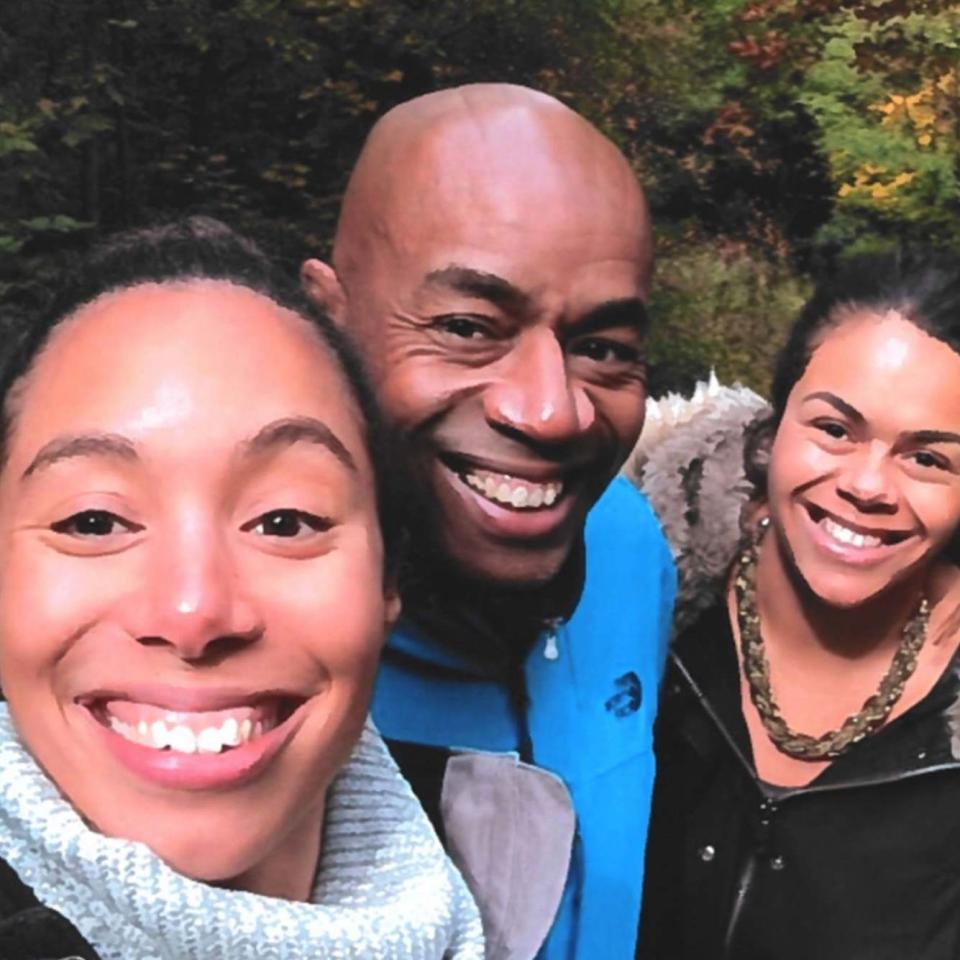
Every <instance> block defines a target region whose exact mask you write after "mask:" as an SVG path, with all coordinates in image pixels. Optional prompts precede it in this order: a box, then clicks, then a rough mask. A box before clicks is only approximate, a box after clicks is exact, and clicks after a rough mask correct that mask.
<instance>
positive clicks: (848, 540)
mask: <svg viewBox="0 0 960 960" xmlns="http://www.w3.org/2000/svg"><path fill="white" fill-rule="evenodd" d="M821 526H822V527H823V529H824V530H826V531H827V533H829V534H830V536H831V537H833V539H834V540H837V541H838V542H840V543H842V544H844V546H849V547H858V548H870V547H879V546H881V545H882V544H883V541H882V540H881V539H880V538H879V537H875V536H873V535H872V534H869V533H857V532H856V531H855V530H851V529H850V528H849V527H844V526H842V525H841V524H839V523H837V522H836V521H835V520H831V519H830V518H829V517H824V518H823V520H822V521H821Z"/></svg>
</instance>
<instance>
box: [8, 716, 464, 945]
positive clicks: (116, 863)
mask: <svg viewBox="0 0 960 960" xmlns="http://www.w3.org/2000/svg"><path fill="white" fill-rule="evenodd" d="M325 817H326V819H325V825H324V838H323V851H322V854H321V862H320V869H319V871H318V876H317V881H316V886H315V888H314V891H313V895H312V902H311V903H293V902H290V901H286V900H276V899H272V898H269V897H262V896H258V895H256V894H252V893H243V892H237V891H231V890H222V889H219V888H216V887H210V886H207V885H206V884H203V883H199V882H197V881H194V880H190V879H188V878H186V877H184V876H181V875H180V874H178V873H176V872H175V871H173V870H171V869H170V868H169V867H167V866H166V865H165V864H164V863H163V862H161V860H160V859H159V858H158V857H156V856H155V855H154V854H153V853H151V852H150V850H148V849H147V847H145V846H144V845H143V844H140V843H134V842H131V841H127V840H116V839H113V838H110V837H104V836H102V835H100V834H98V833H95V832H94V831H92V830H90V829H89V828H88V827H87V826H86V825H85V824H84V823H83V821H82V820H81V819H80V817H79V816H78V815H77V813H76V812H75V811H74V809H73V807H71V806H70V804H69V803H67V802H66V801H65V800H64V799H63V798H62V797H61V796H60V794H59V793H58V792H57V790H56V788H55V787H54V786H53V784H52V783H51V782H50V781H49V780H48V779H47V777H46V776H45V775H44V773H43V772H42V771H41V770H40V769H39V767H38V766H37V764H36V763H35V762H34V761H33V759H32V758H31V756H30V755H29V754H28V753H27V751H26V750H25V749H24V748H23V746H22V745H21V743H20V742H19V740H18V739H17V736H16V733H15V732H14V729H13V726H12V724H11V721H10V717H9V714H8V712H7V706H6V704H0V857H2V858H3V859H4V860H6V861H7V862H8V863H9V864H10V866H11V867H13V869H14V870H15V871H16V872H17V874H19V876H20V878H21V879H22V880H23V882H24V883H26V884H28V885H29V886H30V887H32V888H33V891H34V893H35V894H36V896H37V897H38V898H39V899H40V900H41V902H43V903H44V904H46V905H47V906H49V907H52V908H53V909H54V910H57V911H58V912H59V913H61V914H63V915H64V916H65V917H67V918H68V919H69V920H70V921H71V922H72V923H73V924H74V926H75V927H77V929H78V930H79V931H80V932H81V933H82V934H83V936H84V937H86V939H87V940H89V941H90V943H91V944H92V945H93V946H94V947H95V948H96V949H97V951H98V952H99V953H100V955H101V956H102V957H103V960H130V958H133V957H136V958H137V960H294V958H296V960H307V958H314V957H318V958H319V957H323V958H325V960H341V958H343V960H346V958H358V960H359V958H363V960H373V958H377V960H379V958H383V960H401V958H402V960H448V958H457V960H482V957H483V946H482V935H481V932H480V920H479V918H478V915H477V910H476V907H475V906H474V904H473V901H472V900H471V899H470V895H469V894H468V893H467V890H466V887H465V886H464V884H463V881H462V880H461V879H460V876H459V875H458V874H457V872H456V870H455V869H454V868H453V866H452V865H451V863H450V861H449V860H448V859H447V858H446V856H445V855H444V853H443V851H442V849H441V847H440V844H439V841H438V840H437V838H436V836H435V834H434V833H433V830H432V829H431V827H430V824H429V822H428V821H427V819H426V817H425V816H424V814H423V811H422V810H421V809H420V805H419V803H417V801H416V799H415V798H414V796H413V794H412V792H411V790H410V787H409V786H408V785H407V783H406V781H404V780H403V778H402V777H401V776H400V773H399V772H398V770H397V768H396V766H395V765H394V763H393V761H392V760H391V758H390V756H389V755H388V754H387V751H386V748H385V747H384V745H383V741H382V740H381V739H380V736H379V734H377V733H376V731H375V730H373V728H372V727H368V728H367V729H366V730H365V731H364V733H363V736H362V738H361V740H360V743H359V744H358V745H357V747H356V749H355V750H354V753H353V756H352V757H351V759H350V761H349V762H348V763H347V765H346V766H345V767H344V769H343V770H342V771H341V772H340V774H339V776H338V777H337V778H336V780H335V781H334V783H333V786H332V787H331V788H330V791H329V793H328V795H327V803H326V814H325Z"/></svg>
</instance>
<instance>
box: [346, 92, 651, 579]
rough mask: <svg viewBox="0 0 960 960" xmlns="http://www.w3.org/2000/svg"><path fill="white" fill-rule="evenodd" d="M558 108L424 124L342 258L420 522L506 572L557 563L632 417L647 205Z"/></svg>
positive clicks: (616, 462) (639, 360)
mask: <svg viewBox="0 0 960 960" xmlns="http://www.w3.org/2000/svg"><path fill="white" fill-rule="evenodd" d="M571 118H572V115H570V116H567V115H565V114H561V116H560V120H561V121H562V122H560V123H557V122H556V120H555V119H551V120H550V121H549V122H542V121H540V120H536V121H532V119H531V116H530V114H529V112H527V111H517V110H514V111H509V110H508V111H500V112H493V113H491V114H490V115H488V116H478V115H477V114H476V113H472V114H470V115H469V116H468V117H466V118H461V119H459V120H458V121H456V122H448V123H446V124H441V125H440V126H438V127H436V128H434V129H432V130H431V131H429V132H428V133H427V134H425V135H424V136H422V137H421V138H420V140H419V141H418V143H417V146H416V148H415V149H413V148H412V149H409V150H408V151H407V152H406V154H405V155H404V156H403V157H402V158H401V159H399V160H397V161H396V162H395V167H394V171H393V175H394V177H397V178H399V174H398V173H397V169H398V168H400V169H402V171H403V182H404V184H405V189H404V190H403V191H402V192H399V191H394V193H393V198H392V199H388V200H386V201H382V200H381V202H380V205H379V207H376V206H374V207H372V208H371V210H370V211H369V218H368V220H367V224H368V228H369V236H370V237H372V239H369V238H368V239H366V241H365V242H364V243H362V244H358V248H362V253H360V254H359V255H358V256H357V258H356V260H355V262H353V264H352V267H351V268H350V269H347V270H341V276H342V278H343V280H344V283H345V286H346V292H347V297H348V303H349V311H348V317H349V322H350V324H351V328H352V332H353V333H354V334H355V336H356V339H357V341H358V343H359V345H360V348H361V350H363V352H364V353H365V354H366V358H367V360H368V362H369V364H370V366H371V368H372V370H373V373H374V378H375V383H376V385H377V389H378V391H379V395H380V399H381V401H382V403H383V405H384V407H385V409H386V412H387V414H388V415H389V417H390V418H391V419H392V421H393V423H394V424H395V426H396V427H397V428H398V431H399V433H400V434H401V435H402V437H403V440H404V442H405V454H406V461H407V463H406V466H407V468H408V472H409V478H410V481H411V483H412V488H413V495H414V497H415V498H416V500H417V501H418V502H419V504H420V505H421V506H422V507H423V508H424V511H425V512H424V516H425V518H426V524H427V526H428V527H429V530H425V531H417V533H418V535H420V536H422V535H424V534H427V535H429V536H430V538H431V540H432V541H433V542H434V543H435V544H437V545H438V546H439V547H440V549H441V550H442V551H443V554H444V555H445V557H447V558H449V559H450V560H451V561H453V563H454V564H455V565H456V567H457V569H458V570H459V571H460V572H461V573H463V574H465V575H466V576H468V577H470V578H473V579H479V580H483V581H488V582H497V583H500V584H503V585H505V586H518V587H524V586H535V585H537V584H542V583H544V582H547V581H549V580H550V579H551V578H552V577H554V576H555V575H556V573H557V572H558V571H559V569H560V567H561V566H562V565H563V563H564V561H565V560H566V558H567V556H568V555H569V553H570V550H571V548H572V546H573V544H574V543H575V542H576V540H577V538H578V536H579V534H580V531H581V530H582V529H583V524H584V520H585V517H586V514H587V511H588V510H589V508H590V506H591V505H592V504H593V503H594V501H595V500H596V499H597V497H598V496H599V495H600V493H601V492H602V491H603V489H604V487H605V486H606V484H607V483H608V482H609V481H610V479H611V478H612V477H613V476H614V474H615V473H616V470H617V469H618V467H619V466H620V464H621V463H622V462H623V459H624V458H625V457H626V455H627V454H628V453H629V451H630V449H631V448H632V446H633V444H634V442H635V440H636V438H637V435H638V433H639V431H640V428H641V426H642V423H643V412H644V400H645V387H644V362H643V329H644V325H645V313H644V307H643V301H644V299H645V297H646V293H647V290H646V283H647V275H648V272H649V259H650V250H649V233H648V228H647V220H646V207H645V205H644V202H643V198H642V195H641V193H640V190H639V187H638V186H637V184H636V181H635V179H634V178H633V176H632V174H631V172H630V170H629V167H628V166H627V164H626V162H625V161H624V160H623V158H622V157H620V155H619V154H618V153H617V152H616V151H615V149H614V148H613V147H612V146H611V145H610V144H609V143H607V141H605V140H604V139H603V138H602V137H600V136H599V135H598V134H597V133H596V132H595V131H593V130H592V128H590V127H589V126H587V125H586V124H585V123H584V122H583V121H581V120H579V118H575V119H571ZM354 252H356V251H354ZM338 265H339V263H338Z"/></svg>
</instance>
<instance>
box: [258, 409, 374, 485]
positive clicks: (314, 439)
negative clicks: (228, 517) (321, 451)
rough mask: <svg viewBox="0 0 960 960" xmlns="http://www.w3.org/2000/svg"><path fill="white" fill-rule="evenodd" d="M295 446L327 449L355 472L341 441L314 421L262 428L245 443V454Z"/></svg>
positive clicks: (292, 421)
mask: <svg viewBox="0 0 960 960" xmlns="http://www.w3.org/2000/svg"><path fill="white" fill-rule="evenodd" d="M295 443H315V444H319V445H320V446H321V447H326V448H327V449H328V450H329V451H330V452H331V453H332V454H333V455H334V456H335V457H336V458H337V459H338V460H339V461H340V462H341V463H342V464H343V465H344V466H345V467H347V469H349V470H352V471H353V472H354V473H356V472H357V464H356V461H355V460H354V459H353V456H352V454H351V453H350V451H349V450H348V449H347V448H346V447H345V446H344V445H343V442H342V441H341V440H340V438H339V437H338V436H337V435H336V434H335V433H334V432H333V431H332V430H331V429H330V428H329V427H328V426H327V425H326V424H325V423H324V422H323V421H322V420H317V419H316V418H315V417H287V418H285V419H283V420H274V421H273V422H272V423H268V424H267V425H266V426H265V427H262V428H261V429H260V430H258V431H257V432H256V434H255V435H254V436H253V437H251V438H250V439H249V440H247V441H246V442H245V443H244V445H243V446H244V453H245V454H248V455H256V454H260V453H270V452H273V451H275V450H276V449H277V448H279V447H289V446H292V445H293V444H295Z"/></svg>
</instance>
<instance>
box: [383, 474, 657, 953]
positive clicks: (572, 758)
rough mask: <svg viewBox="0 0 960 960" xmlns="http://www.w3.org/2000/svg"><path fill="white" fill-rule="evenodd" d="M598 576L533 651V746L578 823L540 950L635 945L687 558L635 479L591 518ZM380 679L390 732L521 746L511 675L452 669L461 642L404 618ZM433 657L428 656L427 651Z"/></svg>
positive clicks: (614, 949) (589, 546) (415, 738)
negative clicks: (504, 680)
mask: <svg viewBox="0 0 960 960" xmlns="http://www.w3.org/2000/svg"><path fill="white" fill-rule="evenodd" d="M585 561H586V562H585V580H584V586H583V592H582V594H581V597H580V601H579V603H578V605H577V608H576V610H575V611H574V613H573V615H572V616H571V618H570V619H569V620H568V621H567V622H566V623H565V624H562V625H560V626H559V627H558V628H557V630H556V631H554V634H553V636H544V637H543V638H542V639H541V642H538V643H537V644H536V645H535V646H534V648H533V650H532V651H531V652H530V654H529V656H528V657H527V660H526V663H525V674H526V685H527V692H528V696H529V707H528V709H527V716H526V718H525V720H526V727H527V733H528V734H529V737H530V741H531V743H532V749H533V760H534V762H535V763H536V765H537V766H539V767H543V768H545V769H547V770H549V771H552V772H553V773H555V774H557V775H558V776H560V777H561V778H562V779H563V781H564V782H565V783H566V785H567V788H568V790H569V792H570V795H571V797H572V799H573V806H574V810H575V812H576V818H577V832H576V839H575V842H574V849H573V854H572V857H571V864H570V872H569V874H568V877H567V883H566V887H565V890H564V893H563V897H562V900H561V903H560V907H559V911H558V913H557V917H556V920H555V921H554V924H553V927H552V929H551V931H550V933H549V935H548V937H547V940H546V942H545V944H544V945H543V947H542V948H541V950H540V952H539V954H538V957H540V958H542V960H574V958H579V960H603V958H607V957H609V958H611V960H623V958H628V957H632V956H633V953H634V944H635V940H636V932H637V920H638V916H639V909H640V892H641V889H642V884H643V850H644V845H645V842H646V833H647V820H648V817H649V810H650V798H651V792H652V787H653V774H654V757H653V722H654V717H655V714H656V708H657V694H658V687H659V683H660V678H661V676H662V673H663V668H664V662H665V659H666V653H667V643H668V639H669V633H670V622H671V615H672V608H673V600H674V595H675V591H676V572H675V569H674V564H673V560H672V558H671V555H670V551H669V548H668V546H667V543H666V541H665V539H664V537H663V534H662V533H661V530H660V525H659V523H658V521H657V519H656V517H655V515H654V513H653V511H652V510H651V508H650V506H649V504H648V503H647V501H646V499H645V498H644V497H643V495H642V494H641V493H640V492H639V491H638V490H637V489H636V488H635V487H634V486H633V485H632V484H631V483H630V482H629V481H627V480H626V479H624V478H617V479H616V480H614V481H613V483H612V484H611V485H610V487H609V488H608V489H607V491H606V492H605V493H604V495H603V496H602V497H601V498H600V500H599V501H598V502H597V504H596V505H595V506H594V508H593V510H592V511H591V512H590V515H589V517H588V519H587V524H586V530H585ZM388 645H389V646H390V647H392V648H394V649H395V650H397V651H398V652H402V653H404V654H405V656H404V657H402V658H398V659H396V660H390V659H388V660H387V661H386V662H385V663H384V665H383V667H382V668H381V672H380V675H379V678H378V681H377V686H376V691H375V694H374V704H373V717H374V721H375V722H376V724H377V726H378V727H379V728H380V731H381V732H382V733H383V735H384V736H385V737H387V738H391V739H394V740H400V741H406V742H410V743H416V744H425V745H429V746H435V747H454V748H466V749H471V750H484V751H502V752H511V751H517V750H518V749H519V747H520V744H521V740H522V736H523V732H522V731H521V729H520V723H519V722H518V718H517V716H516V712H515V710H513V709H512V708H511V704H510V700H509V697H508V694H507V691H506V689H505V688H504V687H503V686H502V685H501V684H498V683H495V682H492V681H489V680H485V679H481V678H477V679H475V680H468V681H467V682H464V680H463V679H462V677H461V678H459V679H446V678H445V674H444V672H443V671H437V670H436V669H432V670H431V669H428V667H430V666H431V665H439V666H445V667H451V666H457V665H460V666H462V664H459V661H458V660H457V658H456V656H455V655H453V654H451V653H450V652H449V651H446V650H444V649H443V648H442V647H441V646H440V645H439V644H437V642H436V641H434V640H432V639H431V638H428V637H425V636H423V635H422V634H421V633H418V632H417V631H416V630H415V629H414V628H413V627H411V626H410V625H404V624H403V623H402V622H401V624H400V625H399V626H398V628H397V629H396V630H395V631H394V633H393V634H392V636H391V637H390V640H389V641H388ZM418 663H419V664H423V666H424V669H423V670H422V671H421V670H418V669H417V665H418Z"/></svg>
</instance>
